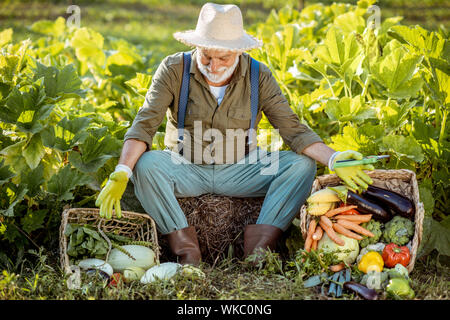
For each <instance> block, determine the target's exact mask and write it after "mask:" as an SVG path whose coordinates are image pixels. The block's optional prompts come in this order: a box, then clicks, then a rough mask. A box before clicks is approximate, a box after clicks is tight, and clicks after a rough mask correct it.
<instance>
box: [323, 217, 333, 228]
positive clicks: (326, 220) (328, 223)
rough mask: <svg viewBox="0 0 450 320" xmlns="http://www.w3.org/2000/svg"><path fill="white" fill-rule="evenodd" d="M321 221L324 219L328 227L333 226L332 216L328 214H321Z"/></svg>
mask: <svg viewBox="0 0 450 320" xmlns="http://www.w3.org/2000/svg"><path fill="white" fill-rule="evenodd" d="M320 221H322V222H323V223H324V224H326V225H327V226H328V227H330V228H332V227H333V222H332V221H331V220H330V218H328V217H326V216H320Z"/></svg>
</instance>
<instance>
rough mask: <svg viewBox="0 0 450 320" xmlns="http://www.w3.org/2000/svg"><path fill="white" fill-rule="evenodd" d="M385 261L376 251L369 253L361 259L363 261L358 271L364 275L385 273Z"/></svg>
mask: <svg viewBox="0 0 450 320" xmlns="http://www.w3.org/2000/svg"><path fill="white" fill-rule="evenodd" d="M383 266H384V261H383V258H382V257H381V254H379V253H378V252H376V251H369V252H367V253H366V254H365V255H363V256H362V257H361V260H360V261H359V263H358V269H359V270H360V271H362V272H364V273H368V272H369V271H377V272H381V271H383Z"/></svg>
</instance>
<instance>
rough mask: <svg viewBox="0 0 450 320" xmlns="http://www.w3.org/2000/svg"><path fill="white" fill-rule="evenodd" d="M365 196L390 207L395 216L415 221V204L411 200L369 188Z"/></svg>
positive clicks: (384, 190) (387, 191)
mask: <svg viewBox="0 0 450 320" xmlns="http://www.w3.org/2000/svg"><path fill="white" fill-rule="evenodd" d="M363 196H364V197H367V198H368V199H370V200H372V201H378V202H379V203H381V204H383V205H384V206H386V207H389V208H390V209H391V210H392V211H393V212H394V213H395V214H398V215H400V216H402V217H405V218H408V219H414V214H415V209H414V204H413V203H412V201H411V200H409V199H408V198H406V197H404V196H402V195H401V194H398V193H397V192H393V191H389V190H386V189H382V188H378V187H374V186H369V187H368V188H367V190H366V191H364V192H363Z"/></svg>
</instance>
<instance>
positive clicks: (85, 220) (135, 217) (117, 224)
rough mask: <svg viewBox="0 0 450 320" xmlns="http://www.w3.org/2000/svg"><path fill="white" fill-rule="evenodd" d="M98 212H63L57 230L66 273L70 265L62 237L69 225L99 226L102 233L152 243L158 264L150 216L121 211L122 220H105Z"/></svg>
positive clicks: (157, 251)
mask: <svg viewBox="0 0 450 320" xmlns="http://www.w3.org/2000/svg"><path fill="white" fill-rule="evenodd" d="M99 211H100V209H95V208H70V209H65V210H64V211H63V213H62V219H61V226H60V229H59V250H60V262H61V267H62V269H63V270H64V271H65V272H66V273H70V264H71V263H70V262H71V261H70V259H69V256H68V254H67V245H68V243H67V237H66V236H65V235H64V232H65V230H66V226H67V224H69V223H77V224H88V225H91V226H93V227H95V228H97V226H99V224H100V228H101V230H102V231H104V232H113V231H114V232H115V233H117V234H118V235H121V236H126V237H129V238H131V239H133V240H135V241H148V242H152V243H153V244H155V246H154V251H155V255H156V260H157V261H158V263H159V256H160V248H159V244H158V235H157V229H156V225H155V222H154V220H153V219H152V218H151V217H150V216H148V215H145V214H141V213H136V212H132V211H122V218H120V219H117V218H112V219H109V220H106V219H103V218H101V217H100V215H99ZM113 217H114V212H113Z"/></svg>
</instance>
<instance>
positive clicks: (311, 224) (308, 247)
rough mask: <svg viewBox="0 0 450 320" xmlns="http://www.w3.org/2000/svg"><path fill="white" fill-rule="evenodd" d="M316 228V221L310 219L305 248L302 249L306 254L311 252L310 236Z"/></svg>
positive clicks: (311, 240)
mask: <svg viewBox="0 0 450 320" xmlns="http://www.w3.org/2000/svg"><path fill="white" fill-rule="evenodd" d="M316 226H317V221H316V220H314V219H312V220H311V221H310V222H309V226H308V232H307V234H306V239H305V247H304V249H305V250H306V251H308V252H309V251H310V250H311V245H312V242H313V239H312V235H313V233H314V231H316Z"/></svg>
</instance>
